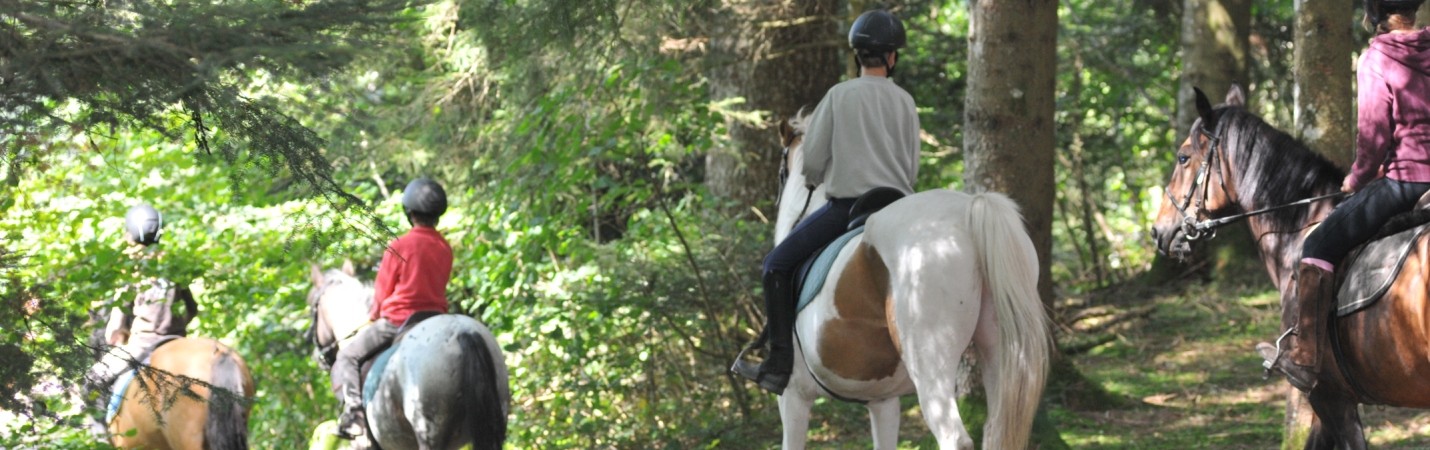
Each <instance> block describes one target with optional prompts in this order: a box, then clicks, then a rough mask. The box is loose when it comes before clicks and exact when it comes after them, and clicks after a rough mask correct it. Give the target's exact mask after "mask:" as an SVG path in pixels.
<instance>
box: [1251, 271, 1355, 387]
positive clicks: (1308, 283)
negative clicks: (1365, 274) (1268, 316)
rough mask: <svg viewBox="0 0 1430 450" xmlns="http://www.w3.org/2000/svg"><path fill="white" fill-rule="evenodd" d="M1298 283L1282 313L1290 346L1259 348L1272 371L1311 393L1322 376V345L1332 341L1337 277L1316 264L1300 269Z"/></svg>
mask: <svg viewBox="0 0 1430 450" xmlns="http://www.w3.org/2000/svg"><path fill="white" fill-rule="evenodd" d="M1295 283H1296V286H1295V288H1294V291H1293V292H1292V297H1291V299H1290V300H1291V301H1290V303H1288V304H1286V305H1285V307H1284V309H1283V310H1282V318H1281V322H1282V325H1283V326H1285V327H1286V328H1287V332H1286V333H1285V334H1284V335H1283V336H1284V337H1283V338H1282V340H1284V341H1285V342H1286V346H1285V347H1281V342H1278V343H1277V346H1275V347H1272V346H1271V345H1268V344H1265V343H1263V344H1261V345H1259V346H1258V347H1260V348H1262V353H1263V356H1265V357H1266V359H1267V368H1268V369H1270V370H1279V371H1281V373H1284V374H1286V381H1289V382H1290V383H1291V385H1292V386H1295V387H1296V389H1300V390H1301V391H1303V392H1310V391H1311V388H1314V387H1316V381H1317V380H1318V375H1319V373H1320V368H1321V344H1322V343H1324V342H1325V341H1326V339H1328V338H1329V337H1328V336H1327V334H1326V327H1327V326H1328V325H1329V324H1328V323H1327V322H1328V321H1330V320H1331V309H1332V308H1334V307H1335V304H1336V293H1335V286H1336V277H1335V274H1333V273H1331V272H1327V271H1326V270H1325V269H1322V268H1320V267H1317V266H1315V265H1313V264H1306V263H1301V264H1300V265H1298V266H1297V267H1296V280H1295ZM1268 372H1269V370H1268Z"/></svg>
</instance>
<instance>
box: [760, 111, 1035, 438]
mask: <svg viewBox="0 0 1430 450" xmlns="http://www.w3.org/2000/svg"><path fill="white" fill-rule="evenodd" d="M802 119H803V118H802V117H796V118H795V119H793V125H792V126H791V125H790V124H789V123H784V124H781V127H780V131H781V138H782V141H783V143H784V145H785V149H786V152H787V154H786V160H785V161H784V163H785V164H787V167H789V168H791V170H789V171H788V172H789V178H788V179H787V180H785V182H784V188H783V191H782V192H781V195H780V203H779V217H778V220H777V222H776V226H775V241H776V243H778V242H779V241H782V240H784V238H785V237H786V236H787V235H788V234H789V233H790V230H791V229H792V228H793V227H794V225H795V224H796V223H798V222H799V220H800V219H801V216H803V215H804V214H805V213H806V212H808V211H814V210H815V209H817V208H819V207H820V206H822V205H823V204H824V203H825V202H826V200H825V197H824V188H823V187H822V186H821V187H819V188H817V189H816V190H815V191H814V192H810V191H809V190H808V189H807V188H806V187H805V180H804V177H803V176H802V175H801V174H800V172H801V171H800V170H799V168H800V167H801V164H802V154H801V153H800V150H799V144H800V141H801V139H800V135H801V134H802V128H803V124H802ZM826 280H827V281H826V282H825V283H824V284H823V287H822V288H821V290H820V291H819V293H818V294H817V296H816V297H815V298H814V300H813V301H812V302H811V303H810V304H809V306H807V307H805V308H804V310H803V311H801V312H800V313H799V315H798V317H797V318H796V322H795V362H794V372H793V373H792V374H791V377H790V383H789V387H788V388H786V390H785V393H784V395H782V396H780V398H779V406H780V418H781V421H782V422H783V425H784V448H786V449H802V448H804V446H805V442H806V439H807V434H808V430H809V414H810V406H811V405H812V404H813V403H814V400H815V399H817V398H819V397H821V396H831V395H838V396H839V397H843V398H845V399H853V400H857V401H863V402H865V404H866V406H867V408H868V410H869V417H870V421H871V425H872V427H873V437H874V446H875V448H876V449H890V450H892V449H894V448H895V447H896V446H897V444H898V431H899V414H900V408H899V397H900V396H902V395H907V394H917V395H918V399H919V404H920V405H921V406H922V409H923V415H924V420H925V421H926V422H927V423H928V426H929V429H930V431H932V432H933V435H934V437H935V438H936V439H937V440H938V443H939V446H940V447H942V448H957V449H968V448H972V447H973V439H972V438H971V437H970V435H969V433H968V430H967V429H966V428H965V426H964V423H963V418H962V417H960V416H959V413H958V406H957V405H956V403H955V402H956V400H957V397H958V395H959V392H957V386H958V384H959V383H958V376H959V370H958V368H959V362H960V360H961V358H962V356H963V354H964V351H965V350H966V349H968V348H969V346H970V344H971V345H972V347H973V349H974V350H976V352H977V356H978V359H977V361H978V365H979V366H980V367H981V368H982V372H981V373H982V379H983V383H984V387H985V389H986V391H987V395H988V402H989V414H988V423H987V424H986V426H985V428H984V429H985V433H984V443H983V448H990V449H993V448H996V449H1021V448H1024V447H1025V446H1026V445H1027V442H1028V436H1029V434H1030V432H1031V430H1032V424H1033V418H1034V415H1035V413H1036V411H1037V409H1038V403H1039V400H1040V397H1041V396H1042V392H1043V383H1044V380H1045V379H1046V377H1047V368H1048V356H1049V355H1048V353H1049V351H1050V349H1051V342H1052V341H1051V338H1050V337H1049V332H1050V329H1049V319H1048V315H1047V312H1046V311H1045V310H1044V308H1043V304H1042V301H1041V300H1040V298H1039V296H1038V289H1037V286H1038V259H1037V255H1036V252H1035V250H1034V248H1033V243H1032V240H1031V239H1030V238H1029V237H1028V235H1027V232H1026V231H1025V228H1024V225H1023V220H1022V216H1021V215H1020V214H1019V212H1018V207H1017V205H1016V204H1014V203H1013V202H1012V201H1011V200H1009V199H1008V198H1007V197H1005V196H1004V195H1002V194H997V193H981V194H973V195H969V194H965V193H961V192H955V191H950V190H933V191H927V192H920V193H917V194H913V195H910V196H907V197H904V198H903V199H900V200H899V201H897V202H894V203H892V204H890V205H889V206H888V207H886V208H884V209H883V210H881V211H879V212H878V213H875V214H874V215H873V216H871V217H870V218H869V219H868V222H867V223H866V225H865V231H864V233H863V234H862V235H860V236H858V237H855V238H854V239H853V240H852V241H850V242H849V244H848V245H846V246H845V247H844V248H843V249H842V250H840V252H839V255H838V257H837V258H836V259H835V261H834V267H833V269H831V271H830V273H829V276H828V278H827V279H826Z"/></svg>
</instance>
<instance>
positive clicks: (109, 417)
mask: <svg viewBox="0 0 1430 450" xmlns="http://www.w3.org/2000/svg"><path fill="white" fill-rule="evenodd" d="M145 363H148V361H145ZM138 372H139V371H138V370H137V369H136V370H126V371H124V373H121V374H119V378H115V379H114V385H113V386H114V394H113V395H110V396H109V407H108V408H105V412H104V423H109V422H112V421H114V416H115V415H116V414H119V405H122V404H124V391H126V390H128V389H129V383H130V382H132V381H134V374H136V373H138Z"/></svg>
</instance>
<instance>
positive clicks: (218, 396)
mask: <svg viewBox="0 0 1430 450" xmlns="http://www.w3.org/2000/svg"><path fill="white" fill-rule="evenodd" d="M214 388H218V389H217V390H216V389H214ZM252 399H253V378H252V376H251V375H250V374H249V372H248V365H246V364H244V362H243V358H240V357H239V356H238V354H237V353H234V352H233V349H231V348H229V347H228V346H226V345H223V344H222V343H219V342H218V341H215V340H213V339H207V338H179V339H175V340H173V341H170V342H168V343H166V344H164V345H162V346H159V348H157V349H155V350H154V353H153V354H152V355H151V356H150V357H149V366H148V367H143V368H141V369H140V370H139V373H138V374H137V375H136V376H135V378H134V380H133V381H131V382H129V386H128V387H127V388H125V391H124V402H123V403H122V404H121V405H120V407H119V411H118V412H117V413H116V414H115V416H114V418H113V419H112V420H111V421H110V422H109V432H110V435H111V436H113V438H112V439H113V443H114V445H115V446H116V447H119V448H124V449H136V448H142V449H157V450H166V449H173V450H237V449H247V448H248V413H249V410H250V406H251V403H252Z"/></svg>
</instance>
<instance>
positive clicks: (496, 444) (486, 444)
mask: <svg viewBox="0 0 1430 450" xmlns="http://www.w3.org/2000/svg"><path fill="white" fill-rule="evenodd" d="M457 339H458V342H459V345H461V347H462V354H464V355H472V360H471V361H469V362H468V364H462V368H461V372H462V373H461V378H460V379H461V381H462V386H464V389H465V391H464V392H463V394H464V396H466V395H470V398H471V400H472V401H471V404H470V406H471V407H470V408H469V409H468V411H469V413H468V414H467V424H466V429H468V430H472V449H473V450H488V449H490V450H500V449H501V448H502V445H503V444H504V443H505V442H506V413H505V412H503V409H502V399H501V394H500V393H498V391H497V374H496V364H495V363H494V362H493V361H492V354H491V352H490V351H488V349H487V345H486V342H485V341H484V340H483V338H482V336H481V335H480V334H477V333H475V332H465V333H461V334H459V335H458V338H457Z"/></svg>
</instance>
